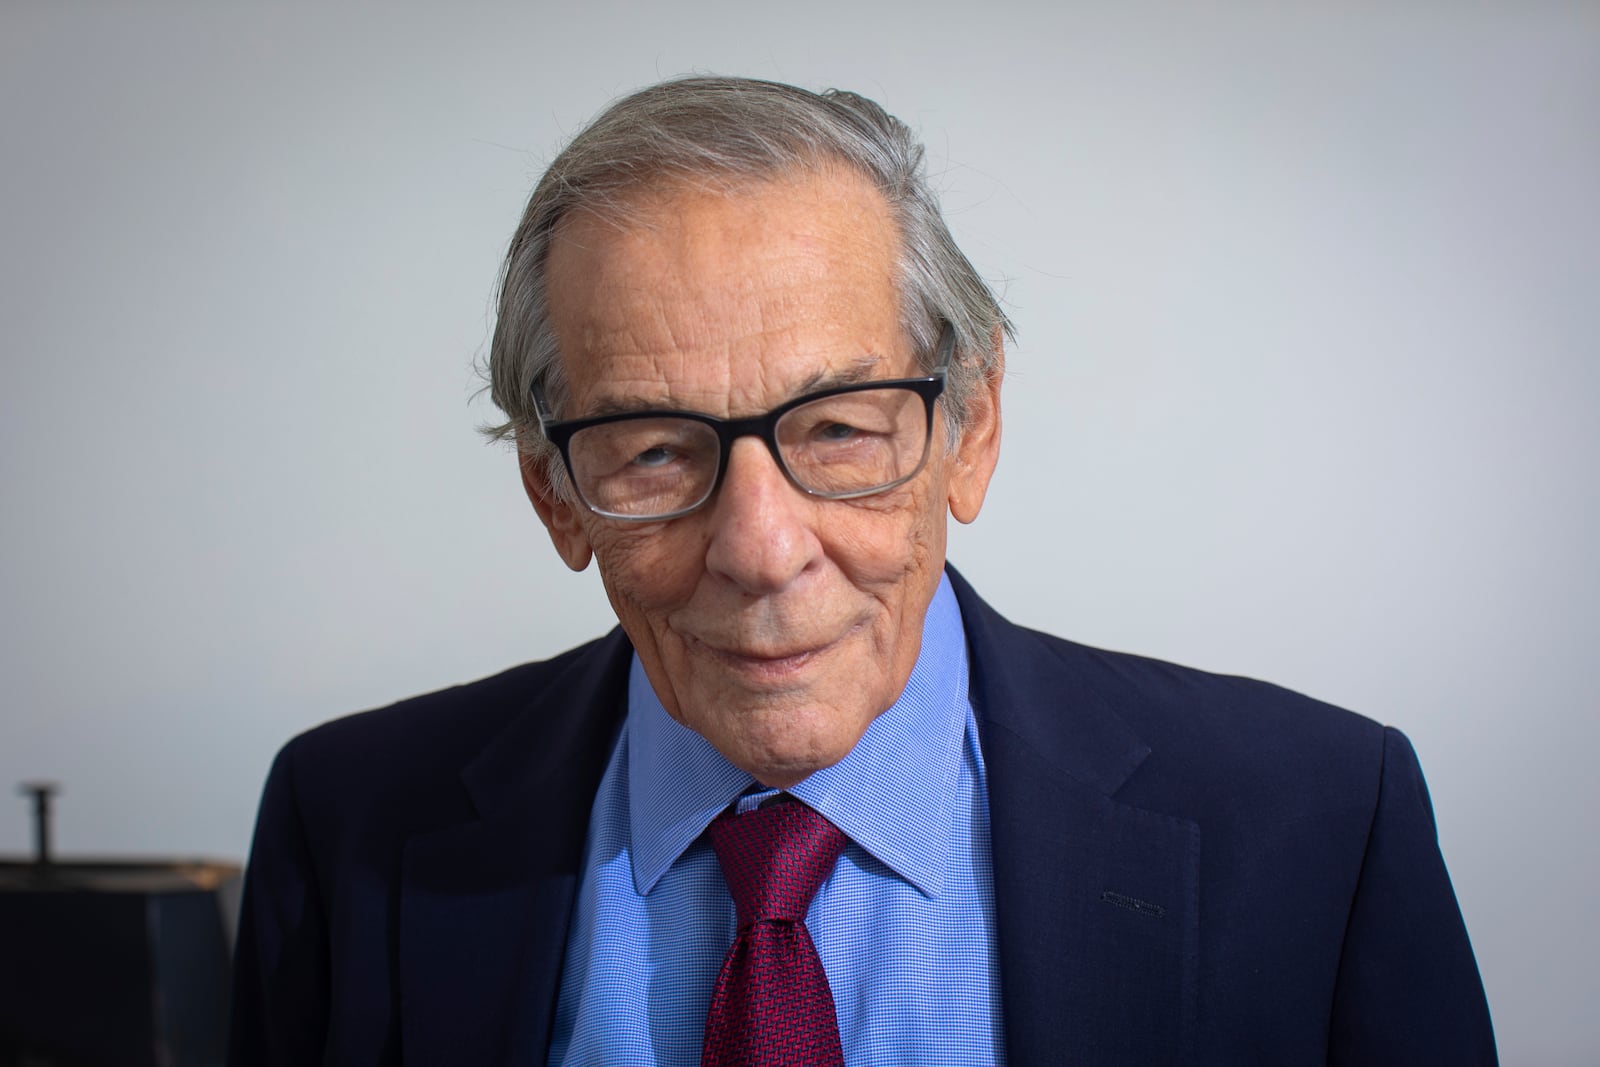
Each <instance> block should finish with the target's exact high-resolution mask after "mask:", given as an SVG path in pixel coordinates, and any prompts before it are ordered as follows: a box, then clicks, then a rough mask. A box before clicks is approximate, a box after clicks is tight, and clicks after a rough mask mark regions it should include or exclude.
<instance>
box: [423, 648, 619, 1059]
mask: <svg viewBox="0 0 1600 1067" xmlns="http://www.w3.org/2000/svg"><path fill="white" fill-rule="evenodd" d="M631 654H632V649H631V648H630V647H629V645H628V643H627V641H626V639H625V638H624V637H623V636H622V634H621V631H620V630H618V631H613V633H612V634H611V635H610V636H609V637H608V638H606V639H605V640H604V641H602V642H600V643H599V644H598V645H597V646H596V647H595V648H594V649H592V650H590V651H589V652H588V653H586V654H585V655H584V656H582V657H581V658H579V659H578V660H576V661H575V662H574V663H573V664H572V665H571V666H570V667H569V668H568V670H567V671H565V672H564V673H563V674H562V675H560V676H559V677H558V678H556V679H555V681H553V682H552V683H551V684H549V685H547V686H546V687H545V688H544V690H543V691H542V692H541V693H538V694H535V695H534V697H533V702H532V703H531V704H530V706H529V707H528V708H527V709H526V710H525V711H524V712H523V713H522V714H521V715H519V716H518V717H517V718H516V719H515V720H514V721H513V722H512V724H511V725H510V726H509V727H508V728H507V729H506V730H505V731H504V732H503V733H502V734H501V735H500V736H499V737H498V738H496V740H495V741H494V742H492V743H491V744H490V745H489V746H488V747H487V748H486V749H484V751H483V752H482V753H481V754H480V755H479V756H478V758H477V759H476V760H475V761H474V762H473V763H472V764H470V765H469V766H468V767H467V769H466V770H465V771H464V772H463V774H462V781H463V784H464V786H465V788H466V790H467V792H468V795H469V796H470V798H471V801H472V805H473V808H474V809H475V810H476V812H477V814H478V818H476V819H472V820H469V821H466V822H462V823H459V824H455V825H449V826H444V827H441V828H438V829H433V830H429V831H426V832H422V833H418V834H416V835H414V836H412V837H411V838H410V839H409V841H408V842H407V844H406V848H405V856H404V867H403V871H402V875H401V890H400V944H399V958H400V991H401V1001H400V1011H401V1031H402V1042H401V1047H402V1050H403V1057H404V1060H405V1062H406V1063H407V1064H408V1065H409V1064H425V1065H456V1064H480V1063H481V1064H489V1063H494V1064H543V1062H544V1058H545V1052H546V1049H547V1048H548V1046H549V1041H550V1025H551V1020H552V1018H553V1016H554V1013H555V999H556V993H557V991H558V986H559V983H560V979H561V963H562V955H563V951H564V949H565V946H566V937H567V926H568V923H569V920H570V918H571V914H572V901H573V895H574V893H575V891H576V888H577V882H578V878H579V875H580V874H581V865H582V862H583V846H584V840H585V837H586V834H587V830H588V825H589V815H590V810H591V808H592V806H593V803H594V796H595V791H596V789H597V788H598V787H599V781H600V776H601V774H602V773H603V772H604V769H605V765H606V762H607V760H608V758H609V756H610V752H611V747H612V743H613V741H614V740H615V736H616V730H617V728H618V725H619V724H620V721H621V718H622V715H623V713H624V711H625V709H626V682H627V665H628V657H629V656H630V655H631Z"/></svg>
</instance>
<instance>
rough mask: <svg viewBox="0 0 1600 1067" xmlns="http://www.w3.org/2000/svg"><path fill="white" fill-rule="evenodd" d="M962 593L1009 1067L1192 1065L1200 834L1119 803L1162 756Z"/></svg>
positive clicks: (1081, 674)
mask: <svg viewBox="0 0 1600 1067" xmlns="http://www.w3.org/2000/svg"><path fill="white" fill-rule="evenodd" d="M951 578H952V583H953V584H954V586H955V588H956V593H957V596H958V597H959V599H960V601H961V609H962V619H963V622H964V624H965V626H966V630H967V641H968V644H969V648H970V650H971V656H970V659H971V663H972V700H973V706H974V710H975V711H976V713H977V717H978V722H979V724H980V731H981V733H982V744H983V754H984V762H985V765H986V769H987V777H988V783H989V817H990V824H991V834H992V845H993V853H994V880H995V901H996V922H997V928H998V929H997V933H998V937H999V955H1000V982H1001V1000H1002V1004H1003V1005H1004V1007H1003V1013H1004V1018H1005V1027H1006V1047H1007V1051H1008V1054H1009V1059H1010V1062H1012V1063H1074V1064H1102V1063H1105V1064H1122V1063H1140V1064H1164V1063H1177V1062H1182V1059H1183V1055H1184V1054H1183V1052H1182V1050H1183V1049H1185V1048H1186V1047H1188V1045H1189V1044H1190V1039H1191V1038H1192V1036H1193V1033H1194V1010H1195V1003H1196V992H1197V990H1196V979H1197V974H1196V968H1197V965H1198V933H1199V926H1198V900H1197V895H1198V888H1197V887H1198V879H1199V856H1200V833H1199V828H1198V827H1197V826H1196V825H1195V824H1194V823H1192V822H1190V821H1188V820H1185V819H1179V818H1174V817H1172V816H1169V815H1165V814H1161V813H1157V812H1152V811H1147V810H1143V809H1141V808H1138V807H1135V806H1133V805H1130V804H1127V803H1123V802H1120V801H1118V800H1117V799H1115V795H1116V793H1117V792H1118V790H1119V789H1120V788H1121V787H1122V786H1123V784H1124V783H1125V782H1126V781H1128V779H1129V778H1130V777H1132V776H1133V775H1134V773H1135V772H1136V771H1137V770H1138V768H1139V767H1140V765H1141V764H1142V763H1143V762H1144V761H1145V759H1146V758H1147V757H1148V756H1149V755H1150V750H1149V748H1148V746H1146V745H1145V744H1144V742H1143V741H1141V740H1140V739H1139V737H1138V735H1137V734H1136V733H1135V732H1134V731H1133V730H1132V729H1131V728H1130V727H1129V726H1128V725H1127V724H1126V723H1125V722H1124V721H1123V719H1122V718H1121V716H1119V715H1118V714H1117V711H1116V710H1115V707H1114V704H1115V701H1114V700H1112V699H1110V697H1109V696H1108V694H1107V692H1106V688H1107V687H1106V684H1105V683H1104V682H1103V681H1102V680H1101V678H1100V677H1099V676H1098V674H1097V672H1095V671H1093V670H1090V669H1087V667H1086V664H1082V663H1075V662H1073V661H1072V660H1071V659H1069V658H1067V657H1064V656H1063V655H1062V654H1061V653H1060V652H1058V651H1057V647H1058V646H1056V645H1055V644H1053V643H1046V641H1045V640H1044V639H1043V638H1041V637H1040V635H1038V634H1035V633H1032V632H1030V631H1027V630H1023V629H1020V628H1018V627H1015V626H1012V625H1011V624H1009V623H1007V622H1006V621H1005V620H1004V619H1002V618H1000V616H998V615H996V614H995V613H994V612H993V610H991V609H990V608H989V607H988V606H987V605H985V604H984V603H983V601H982V600H980V599H978V597H977V596H976V594H974V593H973V591H972V589H971V587H969V586H968V585H967V584H966V583H965V582H964V581H962V580H961V578H960V577H959V575H956V574H954V573H953V572H952V575H951ZM1083 655H1084V656H1087V655H1088V653H1084V654H1083Z"/></svg>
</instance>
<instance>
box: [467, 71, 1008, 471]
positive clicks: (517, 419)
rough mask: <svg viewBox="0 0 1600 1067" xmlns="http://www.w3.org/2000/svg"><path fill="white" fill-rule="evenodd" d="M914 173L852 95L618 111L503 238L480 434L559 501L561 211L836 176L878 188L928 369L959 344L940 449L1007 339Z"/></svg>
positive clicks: (681, 85)
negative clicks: (556, 273)
mask: <svg viewBox="0 0 1600 1067" xmlns="http://www.w3.org/2000/svg"><path fill="white" fill-rule="evenodd" d="M922 160H923V148H922V145H921V144H920V143H919V142H918V141H917V139H916V137H915V136H914V135H913V134H912V132H911V130H910V128H909V127H907V126H906V124H905V123H903V122H901V121H900V120H899V119H897V118H895V117H894V116H892V115H890V114H889V113H888V112H886V111H884V109H883V108H882V107H880V106H878V105H877V104H875V103H873V102H872V101H871V100H868V99H867V98H866V97H863V96H858V95H857V94H855V93H850V92H842V91H839V90H829V91H827V92H824V93H813V92H809V91H807V90H805V89H798V88H796V87H794V86H792V85H783V84H780V83H778V82H768V81H756V80H752V79H746V78H722V77H689V78H680V79H675V80H672V81H666V82H662V83H660V84H658V85H652V86H650V87H648V88H646V89H641V90H639V91H638V92H636V93H633V94H632V95H630V96H626V97H623V98H622V99H620V100H618V101H616V102H615V103H613V104H612V105H611V106H610V107H609V108H607V109H606V110H605V111H604V112H603V113H602V114H601V115H600V117H599V118H597V119H595V120H594V121H593V122H592V123H590V124H589V126H588V127H587V128H585V129H584V130H583V131H582V132H580V133H579V134H578V135H577V136H576V137H574V138H573V139H572V141H571V142H570V143H569V144H568V145H567V146H566V148H565V149H563V150H562V152H561V154H560V155H558V156H557V157H556V159H555V162H553V163H551V164H550V168H549V169H548V170H546V171H545V173H544V177H542V178H541V179H540V180H539V184H538V185H537V186H535V188H534V190H533V195H532V196H531V197H530V198H529V200H528V207H527V210H526V211H524V212H523V216H522V222H521V223H520V224H519V225H518V227H517V232H516V234H515V235H513V237H512V238H511V247H510V248H509V249H508V250H507V252H506V260H505V265H504V267H503V269H502V271H501V275H500V290H499V298H498V316H499V317H498V321H497V322H496V324H495V329H494V338H493V340H492V341H491V343H490V348H489V366H488V372H487V376H488V379H489V387H490V396H491V397H492V398H493V400H494V403H495V405H496V406H497V407H499V408H500V410H501V411H502V412H504V413H505V415H506V421H505V422H503V423H500V424H498V425H494V426H489V427H486V428H485V430H484V432H485V433H486V434H487V435H488V436H490V437H491V438H494V439H497V440H503V439H505V438H508V437H513V438H515V439H516V441H517V442H518V447H519V448H520V449H521V451H523V452H524V453H525V454H527V455H529V456H531V457H539V458H542V459H543V461H544V462H545V463H546V465H547V470H548V472H549V474H550V478H551V483H552V485H553V486H555V487H557V489H558V491H559V492H563V493H564V492H565V489H566V477H565V475H566V472H565V470H563V469H562V465H561V462H560V458H559V456H558V455H557V454H556V451H555V449H554V448H552V447H551V446H550V444H549V442H547V441H546V440H545V439H544V435H543V434H541V433H540V432H539V420H538V417H537V415H536V413H535V412H534V407H533V399H532V393H531V390H532V387H533V384H534V383H535V382H538V381H540V380H541V379H542V381H543V386H544V393H545V397H546V398H547V400H548V401H549V403H550V405H551V406H552V408H553V410H555V411H561V409H562V406H563V404H564V403H565V401H566V400H567V388H566V380H565V374H564V371H563V368H562V365H561V359H560V353H559V351H558V349H557V345H556V338H555V330H554V328H553V326H552V325H551V322H550V313H549V308H548V307H547V305H546V282H545V264H546V260H547V258H548V256H549V252H550V244H551V240H552V238H553V237H554V235H555V232H556V229H557V227H558V226H559V225H560V223H561V220H562V219H563V218H564V217H565V216H566V215H567V213H568V212H570V211H574V210H583V211H587V212H592V213H594V214H595V215H597V216H598V217H600V218H603V219H613V220H616V221H618V222H623V221H625V219H626V217H627V215H628V211H629V205H628V203H627V200H628V194H629V193H631V192H637V191H639V190H641V189H643V188H645V187H646V186H649V185H651V184H653V183H657V182H662V181H673V180H678V181H690V182H697V183H704V182H707V181H711V180H718V179H720V180H723V181H726V182H729V183H735V184H736V183H738V182H745V181H761V180H771V179H773V178H778V177H782V176H785V175H788V174H793V173H795V172H797V171H805V170H815V169H817V168H820V167H825V166H828V165H830V164H839V163H842V164H844V165H846V166H850V167H853V168H855V169H856V170H858V171H860V172H861V173H862V174H863V175H864V176H865V177H866V178H867V179H869V180H870V181H871V182H872V183H873V184H874V185H875V186H876V188H877V189H878V191H879V192H880V193H881V194H882V195H883V197H884V199H885V200H886V201H887V202H888V205H889V209H890V212H891V216H892V217H893V218H894V220H895V223H896V225H897V226H898V228H899V231H900V244H901V247H900V262H899V275H900V278H899V283H900V298H901V311H900V316H901V321H902V325H903V327H904V329H905V331H906V336H907V337H908V339H909V340H910V342H911V347H912V348H913V350H914V351H916V352H917V353H918V354H919V357H918V358H919V359H920V360H921V361H922V365H923V367H924V369H928V370H931V363H932V360H933V359H934V357H935V346H936V345H937V344H938V340H939V332H940V330H941V329H942V328H943V326H944V324H945V323H947V322H948V323H949V324H950V327H951V329H952V330H953V331H954V333H955V341H956V347H955V357H954V359H953V360H952V362H951V366H950V371H949V375H948V378H947V382H946V387H945V396H944V401H945V402H944V404H943V405H942V406H943V408H944V411H945V425H946V429H947V431H948V433H947V438H948V440H949V441H951V442H952V443H953V442H955V441H956V440H957V439H958V438H959V435H960V433H961V430H962V427H963V426H964V425H965V420H966V415H967V408H968V405H969V403H970V399H971V397H972V395H973V391H974V390H975V389H977V388H978V387H979V385H980V383H981V382H982V381H983V380H984V379H985V378H986V377H987V376H989V375H991V374H993V373H994V372H995V364H996V356H995V352H994V345H993V340H992V339H993V337H994V335H995V331H996V330H1003V331H1005V333H1006V334H1007V335H1010V333H1011V324H1010V322H1009V321H1008V320H1007V319H1006V316H1005V314H1004V313H1003V312H1002V311H1001V310H1000V306H999V303H998V302H997V301H996V299H995V296H994V294H993V293H992V292H990V290H989V287H988V285H986V284H985V283H984V281H983V279H982V278H981V277H980V276H979V275H978V272H977V271H976V270H975V269H974V268H973V266H972V264H971V263H970V262H968V261H967V257H966V256H964V255H963V254H962V253H961V250H960V249H959V248H957V247H956V243H955V240H954V239H953V238H952V237H951V236H950V231H949V228H948V227H946V226H945V223H944V218H943V216H942V215H940V213H939V204H938V200H937V198H936V197H935V196H934V193H933V191H932V189H931V188H929V186H928V181H927V176H926V174H925V173H924V170H923V162H922Z"/></svg>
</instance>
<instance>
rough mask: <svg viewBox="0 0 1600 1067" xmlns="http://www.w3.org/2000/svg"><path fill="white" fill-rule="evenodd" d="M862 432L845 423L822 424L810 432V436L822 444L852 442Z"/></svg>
mask: <svg viewBox="0 0 1600 1067" xmlns="http://www.w3.org/2000/svg"><path fill="white" fill-rule="evenodd" d="M863 432H864V431H862V430H861V429H860V428H858V427H855V426H851V425H850V424H849V423H847V422H824V423H821V424H819V425H818V426H817V427H816V429H814V430H812V431H811V436H812V437H814V438H815V439H816V440H818V441H821V442H823V443H824V444H836V443H838V442H841V441H850V440H854V439H855V438H856V437H858V436H860V435H861V434H862V433H863Z"/></svg>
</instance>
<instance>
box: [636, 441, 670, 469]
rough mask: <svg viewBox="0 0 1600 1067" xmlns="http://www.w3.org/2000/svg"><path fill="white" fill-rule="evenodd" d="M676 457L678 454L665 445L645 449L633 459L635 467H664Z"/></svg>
mask: <svg viewBox="0 0 1600 1067" xmlns="http://www.w3.org/2000/svg"><path fill="white" fill-rule="evenodd" d="M677 457H678V453H676V452H674V451H673V450H672V449H670V448H668V447H666V446H665V445H657V446H655V447H654V448H647V449H645V450H644V451H643V452H640V453H639V454H638V455H636V456H634V457H633V466H635V467H665V466H666V465H667V464H669V463H671V462H672V461H673V460H674V459H676V458H677Z"/></svg>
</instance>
